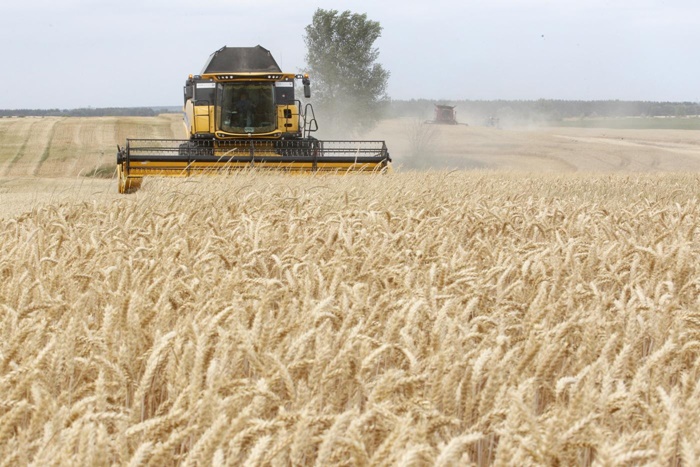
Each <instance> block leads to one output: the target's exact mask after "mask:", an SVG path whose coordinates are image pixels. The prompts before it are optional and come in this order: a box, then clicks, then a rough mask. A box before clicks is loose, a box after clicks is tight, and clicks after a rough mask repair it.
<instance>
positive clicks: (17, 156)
mask: <svg viewBox="0 0 700 467" xmlns="http://www.w3.org/2000/svg"><path fill="white" fill-rule="evenodd" d="M35 125H36V122H32V123H31V124H30V125H29V130H28V134H29V135H31V134H33V131H32V130H33V128H34V126H35ZM29 139H30V138H28V137H27V138H26V139H24V140H23V142H22V144H21V145H20V147H19V149H18V150H17V152H16V153H15V155H14V156H13V157H12V159H10V160H9V161H8V162H7V163H6V165H5V169H4V171H3V175H8V174H9V173H10V172H11V171H12V167H14V165H15V164H16V163H17V161H18V160H20V159H21V158H22V157H23V156H24V153H25V152H26V150H27V143H28V142H29Z"/></svg>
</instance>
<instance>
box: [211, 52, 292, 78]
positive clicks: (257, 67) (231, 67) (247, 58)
mask: <svg viewBox="0 0 700 467" xmlns="http://www.w3.org/2000/svg"><path fill="white" fill-rule="evenodd" d="M210 73H282V70H281V69H280V67H279V65H277V62H276V61H275V59H274V58H273V57H272V54H271V53H270V51H269V50H267V49H266V48H264V47H261V46H259V45H256V46H255V47H226V46H224V47H222V48H220V49H219V50H217V51H216V52H214V53H213V54H211V55H210V56H209V59H208V60H207V63H206V64H205V65H204V68H202V72H201V73H200V74H202V75H205V74H210Z"/></svg>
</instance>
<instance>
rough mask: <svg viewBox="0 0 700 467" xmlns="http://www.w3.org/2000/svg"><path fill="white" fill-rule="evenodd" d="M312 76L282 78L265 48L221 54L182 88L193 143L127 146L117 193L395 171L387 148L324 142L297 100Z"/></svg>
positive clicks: (130, 142) (120, 158)
mask: <svg viewBox="0 0 700 467" xmlns="http://www.w3.org/2000/svg"><path fill="white" fill-rule="evenodd" d="M296 80H301V83H302V84H303V88H304V97H305V98H307V99H308V98H309V97H311V91H310V81H309V77H308V75H298V74H292V73H283V72H282V71H281V70H280V68H279V66H278V65H277V62H276V61H275V59H274V58H273V57H272V55H271V54H270V52H269V51H268V50H266V49H264V48H263V47H261V46H256V47H222V48H221V49H219V50H217V51H216V52H214V53H213V54H211V56H210V57H209V60H208V61H207V63H206V64H205V66H204V69H203V70H202V72H201V73H200V74H199V75H194V76H192V75H190V77H189V78H188V79H187V81H186V83H185V88H184V93H185V95H184V99H185V105H184V112H183V113H184V120H185V126H186V128H187V131H188V133H189V140H173V139H127V141H126V145H125V146H124V147H120V148H118V152H117V173H118V176H119V192H120V193H127V192H129V191H133V190H136V189H138V188H139V187H140V186H141V181H142V179H143V177H146V176H175V177H184V176H189V175H194V174H206V173H222V172H224V173H226V172H229V171H234V170H241V169H250V168H260V169H268V170H281V171H287V172H296V173H303V172H321V171H322V172H343V173H344V172H348V171H353V172H355V171H360V172H377V171H383V170H386V169H387V168H388V167H389V164H390V162H391V158H390V157H389V152H388V150H387V147H386V144H385V143H384V141H321V140H318V139H316V138H314V137H313V136H311V133H313V132H314V131H316V130H318V124H317V122H316V118H315V116H314V111H313V107H312V106H311V104H309V103H307V104H306V105H304V106H302V103H301V101H300V100H298V99H296V98H295V97H294V91H295V82H296Z"/></svg>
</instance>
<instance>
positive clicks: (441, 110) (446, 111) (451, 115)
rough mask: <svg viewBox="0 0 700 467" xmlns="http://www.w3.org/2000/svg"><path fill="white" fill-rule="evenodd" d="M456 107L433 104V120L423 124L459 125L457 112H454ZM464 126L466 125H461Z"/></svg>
mask: <svg viewBox="0 0 700 467" xmlns="http://www.w3.org/2000/svg"><path fill="white" fill-rule="evenodd" d="M456 107H457V106H456V105H441V104H435V118H434V119H433V120H428V121H427V122H425V123H435V124H439V125H459V124H460V123H459V122H457V111H456V110H455V108H456ZM462 125H466V123H462Z"/></svg>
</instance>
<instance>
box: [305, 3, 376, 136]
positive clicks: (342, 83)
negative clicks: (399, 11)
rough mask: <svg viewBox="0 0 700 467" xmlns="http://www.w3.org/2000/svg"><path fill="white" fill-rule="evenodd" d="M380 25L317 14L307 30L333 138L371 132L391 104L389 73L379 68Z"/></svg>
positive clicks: (318, 95) (324, 120)
mask: <svg viewBox="0 0 700 467" xmlns="http://www.w3.org/2000/svg"><path fill="white" fill-rule="evenodd" d="M381 32H382V27H381V26H380V24H379V22H377V21H372V20H369V19H367V15H366V14H357V13H352V12H350V11H344V12H342V13H339V12H338V11H337V10H323V9H321V8H318V9H317V10H316V12H315V13H314V16H313V19H312V22H311V24H309V25H308V26H306V35H305V36H304V42H305V43H306V48H307V54H306V61H307V65H308V66H307V69H306V71H307V72H308V73H309V75H310V78H311V83H312V89H313V97H314V102H315V106H316V108H317V113H318V115H319V120H320V121H321V125H322V126H323V127H325V128H326V129H327V131H328V132H329V133H331V134H335V135H336V136H342V135H343V134H347V133H348V132H355V131H358V130H367V129H369V128H371V127H372V126H373V125H374V124H375V123H376V122H377V120H378V119H379V118H380V117H381V113H382V110H383V108H384V106H385V104H386V103H387V101H388V97H387V95H386V88H387V81H388V79H389V72H388V71H387V70H385V69H384V68H383V67H382V65H380V64H379V63H376V60H377V58H378V57H379V50H378V49H377V48H376V47H374V42H375V41H376V40H377V39H378V38H379V37H380V36H381Z"/></svg>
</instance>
